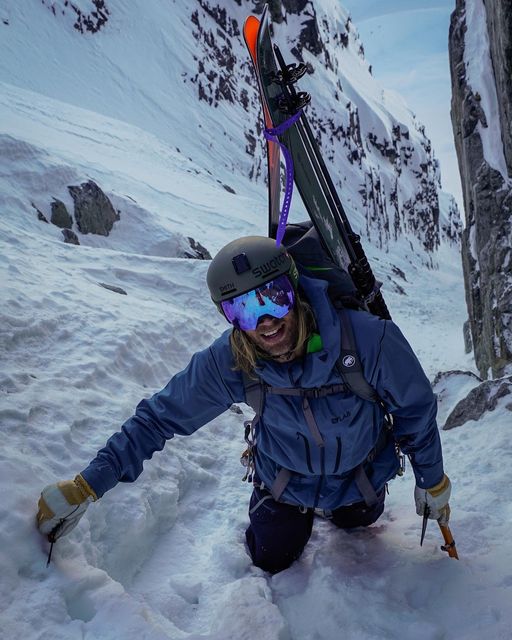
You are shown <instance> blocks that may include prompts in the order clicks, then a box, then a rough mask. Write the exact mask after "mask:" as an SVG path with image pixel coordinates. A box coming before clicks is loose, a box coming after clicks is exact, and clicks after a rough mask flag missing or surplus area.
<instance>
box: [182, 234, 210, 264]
mask: <svg viewBox="0 0 512 640" xmlns="http://www.w3.org/2000/svg"><path fill="white" fill-rule="evenodd" d="M187 240H188V241H189V244H190V251H185V256H184V257H185V258H195V259H197V260H211V259H212V256H211V254H210V252H209V251H208V249H206V248H205V247H203V245H202V244H201V243H200V242H198V241H197V240H194V238H190V237H188V238H187Z"/></svg>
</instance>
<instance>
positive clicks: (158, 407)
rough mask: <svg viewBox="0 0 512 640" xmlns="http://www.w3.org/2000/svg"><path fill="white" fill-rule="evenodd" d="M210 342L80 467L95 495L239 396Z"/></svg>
mask: <svg viewBox="0 0 512 640" xmlns="http://www.w3.org/2000/svg"><path fill="white" fill-rule="evenodd" d="M214 347H215V343H214V345H212V346H211V347H210V348H208V349H205V350H204V351H201V352H199V353H196V354H195V355H194V356H193V357H192V359H191V361H190V363H189V365H188V366H187V367H186V369H184V370H183V371H182V372H180V373H178V374H176V375H175V376H174V377H173V378H172V379H171V380H170V381H169V383H168V384H167V386H166V387H164V389H162V390H161V391H159V392H158V393H156V394H155V395H153V396H152V397H151V398H148V399H144V400H142V401H141V402H140V403H139V404H138V406H137V408H136V411H135V415H133V416H132V417H131V418H129V419H128V420H127V421H126V422H125V423H124V424H123V426H122V427H121V430H120V431H119V432H118V433H115V434H114V435H113V436H111V437H110V438H109V440H108V441H107V444H106V445H105V447H104V448H103V449H101V450H100V451H98V453H97V455H96V457H95V458H94V460H92V461H91V462H90V463H89V466H88V467H87V468H86V469H84V470H83V471H82V476H83V477H84V478H85V480H86V481H87V482H88V483H89V484H90V486H91V487H92V488H93V489H94V491H95V492H96V495H97V496H98V497H101V496H102V495H103V494H104V493H105V492H106V491H108V490H109V489H111V488H112V487H114V486H115V485H116V484H117V483H118V482H133V481H134V480H135V479H136V478H137V477H138V476H139V475H140V474H141V473H142V470H143V462H144V461H145V460H149V459H150V458H151V457H152V456H153V453H155V451H161V450H162V449H163V448H164V445H165V442H166V441H167V440H170V439H171V438H173V437H174V435H182V436H186V435H190V434H191V433H193V432H194V431H196V430H197V429H199V428H200V427H202V426H203V425H205V424H206V423H207V422H209V421H210V420H213V419H214V418H216V417H217V416H218V415H220V414H221V413H223V412H224V411H225V410H226V409H228V408H229V407H230V406H231V404H232V403H233V402H238V401H240V397H239V395H240V394H239V393H238V392H237V391H236V376H235V374H234V372H232V371H231V370H230V368H229V366H228V362H225V366H224V367H223V370H224V369H225V370H226V372H227V373H226V376H223V375H221V372H220V370H219V364H218V362H217V359H216V358H215V355H214ZM227 360H229V358H227ZM230 383H233V384H230ZM233 389H235V392H234V393H235V395H236V396H237V397H236V398H235V397H234V395H233Z"/></svg>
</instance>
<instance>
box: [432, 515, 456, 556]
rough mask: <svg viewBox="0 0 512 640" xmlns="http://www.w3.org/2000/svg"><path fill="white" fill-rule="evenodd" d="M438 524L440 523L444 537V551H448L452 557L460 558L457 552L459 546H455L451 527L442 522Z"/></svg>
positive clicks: (442, 546) (442, 547)
mask: <svg viewBox="0 0 512 640" xmlns="http://www.w3.org/2000/svg"><path fill="white" fill-rule="evenodd" d="M437 524H438V525H439V528H440V529H441V533H442V534H443V538H444V544H443V545H441V549H442V550H443V551H446V552H447V553H448V555H449V556H450V558H455V559H457V560H458V559H459V554H458V553H457V547H456V546H455V540H454V539H453V536H452V532H451V531H450V527H449V526H448V525H447V524H441V523H440V522H438V523H437Z"/></svg>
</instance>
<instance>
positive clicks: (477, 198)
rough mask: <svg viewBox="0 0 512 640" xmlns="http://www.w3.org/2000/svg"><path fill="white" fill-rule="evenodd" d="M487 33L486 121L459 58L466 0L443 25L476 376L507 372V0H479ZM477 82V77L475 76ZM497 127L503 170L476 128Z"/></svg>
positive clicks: (510, 278) (511, 297)
mask: <svg viewBox="0 0 512 640" xmlns="http://www.w3.org/2000/svg"><path fill="white" fill-rule="evenodd" d="M485 8H486V16H487V31H488V35H489V39H488V41H487V39H485V38H483V39H481V40H482V42H481V46H482V50H481V52H480V55H481V56H482V57H485V56H488V57H489V56H490V60H491V62H492V68H493V69H494V78H493V80H494V83H495V85H496V93H497V98H498V105H499V107H498V108H499V112H500V118H501V121H500V119H499V118H497V117H495V118H494V119H493V121H492V122H489V117H490V115H491V114H486V113H485V111H484V107H483V104H482V97H481V95H480V93H479V92H482V91H484V90H487V88H486V86H483V83H482V82H480V84H482V86H472V85H471V82H472V80H473V79H472V78H470V77H468V68H467V64H466V61H465V59H464V50H465V44H466V39H467V37H468V33H467V29H468V24H467V21H466V0H457V4H456V9H455V11H454V12H453V14H452V18H451V25H450V39H449V51H450V68H451V76H452V92H453V93H452V113H451V115H452V124H453V130H454V135H455V146H456V149H457V156H458V161H459V169H460V174H461V180H462V190H463V197H464V208H465V212H466V228H465V230H464V233H463V236H462V262H463V269H464V279H465V288H466V302H467V305H468V312H469V319H470V327H471V337H472V342H473V348H474V354H475V361H476V364H477V367H478V369H479V371H480V373H481V375H482V377H483V378H487V377H488V375H489V373H490V374H491V375H492V376H493V377H501V376H503V375H504V374H505V373H507V372H508V371H511V370H512V182H511V180H510V178H512V163H511V159H512V130H511V120H510V117H511V112H512V83H511V81H510V78H511V65H512V49H511V42H512V30H511V28H512V1H511V0H486V2H485ZM476 82H478V79H476ZM500 126H501V131H500V134H501V142H502V145H503V150H501V149H495V150H494V151H495V153H496V156H498V155H499V154H500V153H501V152H503V154H504V156H505V159H506V162H507V173H508V175H502V173H500V171H498V170H497V169H496V168H495V167H493V166H491V164H490V163H491V162H493V160H492V159H491V158H486V157H485V153H484V144H483V141H482V135H481V132H483V131H485V130H486V129H488V128H489V127H500Z"/></svg>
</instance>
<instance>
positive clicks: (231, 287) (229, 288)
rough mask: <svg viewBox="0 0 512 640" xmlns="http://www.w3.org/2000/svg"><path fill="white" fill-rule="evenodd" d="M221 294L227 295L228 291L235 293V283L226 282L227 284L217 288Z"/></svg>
mask: <svg viewBox="0 0 512 640" xmlns="http://www.w3.org/2000/svg"><path fill="white" fill-rule="evenodd" d="M219 289H220V292H221V293H227V292H228V291H236V287H235V283H234V282H228V283H227V284H223V285H222V286H221V287H219Z"/></svg>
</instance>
